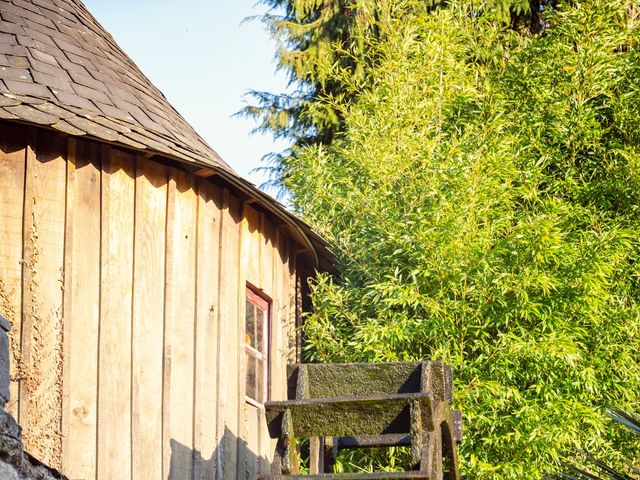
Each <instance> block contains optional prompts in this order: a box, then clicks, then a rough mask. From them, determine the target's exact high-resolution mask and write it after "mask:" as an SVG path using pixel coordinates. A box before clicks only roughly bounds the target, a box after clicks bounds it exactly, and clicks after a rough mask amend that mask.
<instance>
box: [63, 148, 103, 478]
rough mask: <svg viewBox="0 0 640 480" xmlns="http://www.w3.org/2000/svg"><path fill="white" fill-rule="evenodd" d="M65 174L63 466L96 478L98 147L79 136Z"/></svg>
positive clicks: (76, 475) (73, 474) (75, 474)
mask: <svg viewBox="0 0 640 480" xmlns="http://www.w3.org/2000/svg"><path fill="white" fill-rule="evenodd" d="M71 153H72V151H71V150H70V155H69V162H70V163H73V164H74V166H73V167H70V168H69V169H68V180H67V192H68V193H67V204H68V212H67V226H68V231H67V243H66V245H65V249H66V251H67V254H66V255H65V290H64V295H65V310H64V322H65V348H66V350H65V385H64V390H65V392H67V395H68V403H67V405H66V408H64V410H63V418H64V417H66V420H65V422H64V423H65V425H66V426H67V432H66V433H65V438H64V443H63V462H62V467H63V468H62V470H63V471H64V472H65V473H66V474H67V475H68V476H69V478H95V476H96V433H97V408H98V405H97V395H98V328H99V319H100V248H99V245H100V217H101V213H100V189H101V172H100V170H101V166H100V147H99V145H98V144H96V143H93V142H85V141H77V144H76V148H75V158H73V156H72V155H71Z"/></svg>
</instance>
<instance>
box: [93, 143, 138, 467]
mask: <svg viewBox="0 0 640 480" xmlns="http://www.w3.org/2000/svg"><path fill="white" fill-rule="evenodd" d="M134 162H135V157H134V156H133V155H132V154H127V153H124V152H121V151H119V150H116V149H112V148H110V147H108V146H105V145H103V146H102V167H103V174H102V219H103V220H102V248H101V265H102V270H101V292H100V333H99V349H100V350H99V370H98V378H99V380H98V381H99V385H98V389H99V391H98V392H99V393H98V464H97V471H98V475H97V476H98V479H111V478H122V479H126V478H130V477H131V319H132V308H131V306H132V295H133V232H134V201H135V197H134V192H135V182H134Z"/></svg>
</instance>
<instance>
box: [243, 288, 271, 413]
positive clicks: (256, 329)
mask: <svg viewBox="0 0 640 480" xmlns="http://www.w3.org/2000/svg"><path fill="white" fill-rule="evenodd" d="M246 297H247V298H246V300H247V301H246V310H245V323H244V325H245V327H244V349H245V358H246V362H247V364H246V372H247V384H246V397H247V401H248V402H250V403H253V404H257V405H263V404H264V402H266V401H267V399H268V393H267V392H268V385H267V379H268V378H269V376H268V373H269V372H268V369H269V355H268V351H269V312H270V308H269V302H268V301H267V300H265V299H264V298H263V297H261V296H259V295H258V294H257V293H256V292H255V291H254V290H252V289H251V288H249V287H247V293H246Z"/></svg>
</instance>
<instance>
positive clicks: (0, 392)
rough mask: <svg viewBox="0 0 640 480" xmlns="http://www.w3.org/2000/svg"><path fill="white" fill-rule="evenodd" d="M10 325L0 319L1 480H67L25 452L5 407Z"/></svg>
mask: <svg viewBox="0 0 640 480" xmlns="http://www.w3.org/2000/svg"><path fill="white" fill-rule="evenodd" d="M10 329H11V324H10V323H9V322H8V321H7V320H6V319H4V318H3V317H1V316H0V479H2V480H66V477H65V476H64V475H62V474H60V473H59V472H57V471H55V470H54V469H52V468H49V467H47V466H46V465H43V464H42V463H41V462H39V461H38V460H36V459H35V458H33V457H32V456H31V455H29V454H28V453H26V452H25V451H24V447H23V445H22V429H21V428H20V426H19V425H18V424H17V423H16V421H15V419H14V418H13V417H12V416H11V415H9V414H8V413H7V412H6V411H5V410H4V406H5V405H6V404H7V402H8V401H9V340H8V338H7V332H8V331H9V330H10Z"/></svg>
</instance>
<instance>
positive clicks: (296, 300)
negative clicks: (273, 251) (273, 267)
mask: <svg viewBox="0 0 640 480" xmlns="http://www.w3.org/2000/svg"><path fill="white" fill-rule="evenodd" d="M294 246H295V243H293V242H291V241H290V242H289V287H290V289H291V292H290V294H289V309H290V312H289V318H290V321H291V324H290V326H289V328H288V332H290V335H291V337H290V338H289V342H288V344H289V349H288V359H287V361H288V362H289V363H300V362H301V361H302V354H301V352H302V335H301V327H302V290H301V288H300V285H299V280H300V278H299V275H298V269H297V265H296V254H295V248H293V247H294Z"/></svg>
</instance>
